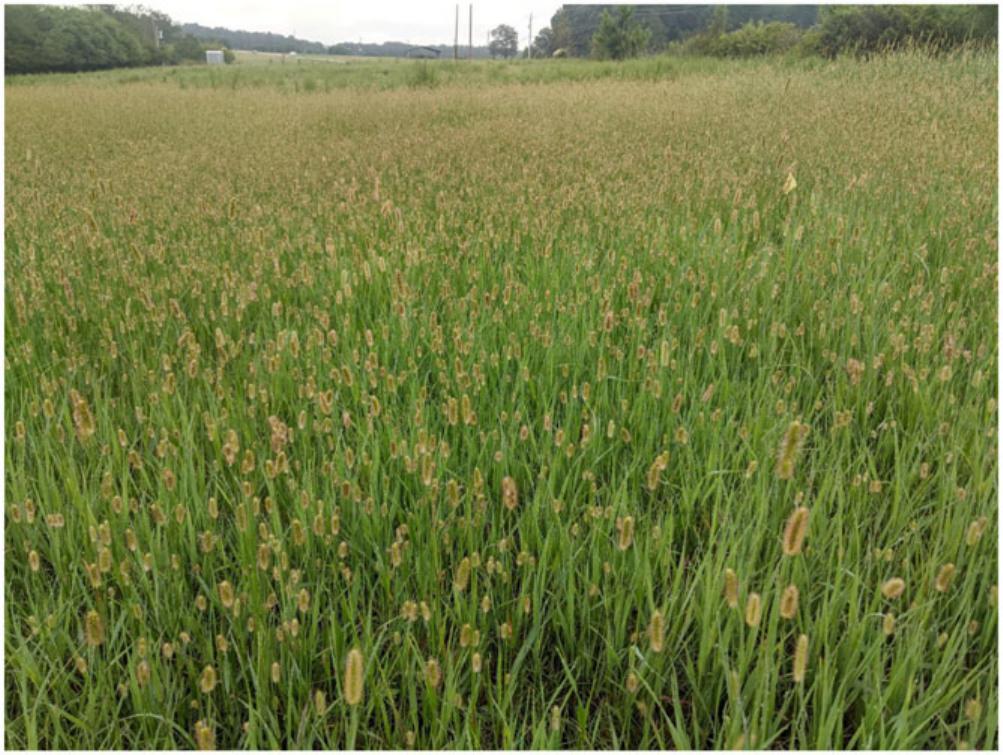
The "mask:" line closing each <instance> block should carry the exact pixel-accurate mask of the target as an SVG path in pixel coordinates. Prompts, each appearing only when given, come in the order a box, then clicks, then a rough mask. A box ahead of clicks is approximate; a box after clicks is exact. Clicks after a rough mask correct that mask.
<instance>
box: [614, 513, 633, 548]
mask: <svg viewBox="0 0 1003 755" xmlns="http://www.w3.org/2000/svg"><path fill="white" fill-rule="evenodd" d="M616 526H617V530H619V532H620V537H619V538H618V540H617V548H619V549H620V550H622V551H625V550H627V549H628V548H629V547H630V546H631V545H632V544H633V542H634V517H632V516H625V517H623V518H621V519H618V520H617V524H616Z"/></svg>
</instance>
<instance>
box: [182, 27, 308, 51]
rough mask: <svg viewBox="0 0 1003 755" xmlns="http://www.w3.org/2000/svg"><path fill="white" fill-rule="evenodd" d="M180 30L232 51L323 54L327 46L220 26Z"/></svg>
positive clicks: (290, 37)
mask: <svg viewBox="0 0 1003 755" xmlns="http://www.w3.org/2000/svg"><path fill="white" fill-rule="evenodd" d="M181 29H182V30H183V31H184V32H185V33H186V34H191V35H192V36H193V37H196V38H198V39H206V40H213V41H217V40H218V41H220V42H223V43H224V44H225V45H226V46H227V47H229V48H231V49H234V50H257V51H258V52H283V53H287V52H298V53H314V54H324V53H326V52H327V46H326V45H325V44H323V43H322V42H310V41H309V40H306V39H297V38H296V37H294V36H292V35H288V36H283V35H282V34H273V33H271V32H258V31H241V30H234V29H226V28H223V27H221V26H213V27H209V26H202V25H201V24H182V25H181Z"/></svg>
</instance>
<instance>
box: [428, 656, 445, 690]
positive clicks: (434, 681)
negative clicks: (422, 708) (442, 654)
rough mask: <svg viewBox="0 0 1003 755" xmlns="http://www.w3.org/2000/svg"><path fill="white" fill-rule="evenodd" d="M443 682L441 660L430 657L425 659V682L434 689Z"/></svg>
mask: <svg viewBox="0 0 1003 755" xmlns="http://www.w3.org/2000/svg"><path fill="white" fill-rule="evenodd" d="M441 682H442V668H441V667H440V666H439V661H437V660H436V659H435V658H429V659H428V660H427V661H425V684H427V685H428V686H429V687H431V688H432V689H438V688H439V684H440V683H441Z"/></svg>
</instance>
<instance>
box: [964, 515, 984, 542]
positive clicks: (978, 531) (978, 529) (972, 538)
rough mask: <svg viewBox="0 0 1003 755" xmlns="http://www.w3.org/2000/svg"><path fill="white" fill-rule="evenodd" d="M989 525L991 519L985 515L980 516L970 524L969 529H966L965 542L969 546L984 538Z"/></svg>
mask: <svg viewBox="0 0 1003 755" xmlns="http://www.w3.org/2000/svg"><path fill="white" fill-rule="evenodd" d="M988 525H989V519H987V518H986V517H984V516H980V517H979V518H978V519H976V520H975V521H974V522H972V523H971V524H969V525H968V529H967V530H966V531H965V543H966V544H967V545H969V546H973V545H976V544H978V542H979V540H981V539H982V533H983V532H985V531H986V527H987V526H988Z"/></svg>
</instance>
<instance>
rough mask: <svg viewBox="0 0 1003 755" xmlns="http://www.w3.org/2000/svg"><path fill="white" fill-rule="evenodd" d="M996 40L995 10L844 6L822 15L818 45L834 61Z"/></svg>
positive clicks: (906, 6)
mask: <svg viewBox="0 0 1003 755" xmlns="http://www.w3.org/2000/svg"><path fill="white" fill-rule="evenodd" d="M996 36H997V26H996V6H971V5H969V6H965V5H844V6H827V7H825V8H824V9H823V11H822V12H821V13H820V16H819V25H818V39H817V45H818V50H819V51H820V52H821V53H822V54H823V55H827V56H829V57H832V56H835V55H837V54H839V53H843V52H853V53H857V54H865V53H874V52H878V51H881V50H889V49H895V48H898V47H902V46H903V45H907V44H922V45H928V46H931V47H935V48H950V47H956V46H958V45H961V44H965V43H970V42H988V41H992V40H995V39H996Z"/></svg>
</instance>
